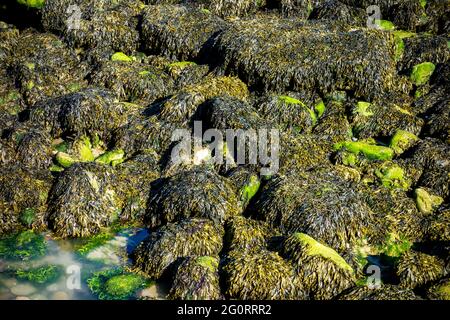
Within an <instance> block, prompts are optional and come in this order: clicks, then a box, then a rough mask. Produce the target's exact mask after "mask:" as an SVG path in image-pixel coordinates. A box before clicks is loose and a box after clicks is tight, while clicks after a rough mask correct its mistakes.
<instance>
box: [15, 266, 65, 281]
mask: <svg viewBox="0 0 450 320" xmlns="http://www.w3.org/2000/svg"><path fill="white" fill-rule="evenodd" d="M15 274H16V276H17V278H18V279H21V280H27V281H30V282H33V283H37V284H44V283H50V282H53V281H55V280H56V279H58V278H59V277H60V276H61V274H62V272H61V268H59V267H58V266H55V265H49V266H43V267H38V268H33V269H19V270H16V272H15Z"/></svg>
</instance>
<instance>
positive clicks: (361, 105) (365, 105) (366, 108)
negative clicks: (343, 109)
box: [354, 101, 373, 117]
mask: <svg viewBox="0 0 450 320" xmlns="http://www.w3.org/2000/svg"><path fill="white" fill-rule="evenodd" d="M371 106H372V104H371V103H369V102H364V101H359V102H358V103H357V105H356V109H355V111H354V112H355V113H357V114H359V115H361V116H364V117H370V116H373V112H371V111H370V107H371Z"/></svg>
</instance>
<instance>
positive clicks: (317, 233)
mask: <svg viewBox="0 0 450 320" xmlns="http://www.w3.org/2000/svg"><path fill="white" fill-rule="evenodd" d="M253 209H254V210H255V216H257V217H258V218H259V219H262V220H265V221H267V222H269V224H270V225H272V226H274V227H279V228H280V229H281V230H282V231H283V232H286V233H291V232H303V233H306V234H309V235H310V236H312V237H313V238H314V239H317V240H318V241H321V242H324V243H326V244H327V245H329V246H331V247H332V248H333V249H336V250H338V251H339V252H342V251H345V250H346V249H347V248H348V247H349V246H351V245H352V243H353V244H354V243H356V242H357V241H358V239H362V238H364V237H370V236H372V234H373V233H374V232H375V231H376V223H375V220H374V213H373V212H372V210H371V209H370V208H369V206H368V205H367V204H366V203H365V201H364V198H363V196H362V195H361V194H360V193H359V192H358V189H357V187H356V185H354V184H352V182H351V181H346V180H344V179H343V178H342V177H341V176H340V174H338V173H337V172H336V171H334V170H333V169H332V167H325V168H324V169H322V170H316V171H311V172H305V173H298V174H291V175H287V176H277V177H275V178H273V179H272V180H270V181H269V182H268V184H267V185H266V186H264V188H263V189H262V192H261V193H260V197H259V198H258V199H257V200H256V202H255V204H254V208H253Z"/></svg>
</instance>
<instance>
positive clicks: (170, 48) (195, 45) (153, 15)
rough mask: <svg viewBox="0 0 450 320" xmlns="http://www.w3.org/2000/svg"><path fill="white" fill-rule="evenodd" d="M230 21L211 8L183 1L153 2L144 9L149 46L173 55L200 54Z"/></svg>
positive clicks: (144, 35)
mask: <svg viewBox="0 0 450 320" xmlns="http://www.w3.org/2000/svg"><path fill="white" fill-rule="evenodd" d="M225 27H226V23H225V22H224V21H223V20H222V19H220V18H219V17H217V16H215V15H213V14H211V13H210V12H209V11H208V10H204V9H200V8H195V7H189V6H183V5H151V6H148V7H147V8H146V9H145V10H144V15H143V18H142V38H143V41H144V44H145V46H146V49H148V50H149V51H150V52H152V53H155V54H161V55H164V56H167V57H169V58H172V59H180V60H192V59H195V58H197V57H198V56H199V55H200V53H201V50H202V48H203V47H204V46H205V44H207V42H208V41H209V40H210V39H212V38H213V37H215V35H216V33H217V32H219V31H221V30H223V29H224V28H225Z"/></svg>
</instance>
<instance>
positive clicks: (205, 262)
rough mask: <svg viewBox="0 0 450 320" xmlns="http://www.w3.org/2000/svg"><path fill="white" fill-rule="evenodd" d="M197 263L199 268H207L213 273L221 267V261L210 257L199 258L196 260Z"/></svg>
mask: <svg viewBox="0 0 450 320" xmlns="http://www.w3.org/2000/svg"><path fill="white" fill-rule="evenodd" d="M195 263H196V264H198V265H199V266H202V267H204V268H207V269H208V270H210V271H211V272H215V271H216V270H217V268H218V267H219V261H218V260H217V258H214V257H209V256H203V257H198V258H197V259H196V260H195Z"/></svg>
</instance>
